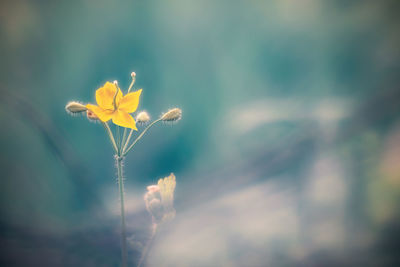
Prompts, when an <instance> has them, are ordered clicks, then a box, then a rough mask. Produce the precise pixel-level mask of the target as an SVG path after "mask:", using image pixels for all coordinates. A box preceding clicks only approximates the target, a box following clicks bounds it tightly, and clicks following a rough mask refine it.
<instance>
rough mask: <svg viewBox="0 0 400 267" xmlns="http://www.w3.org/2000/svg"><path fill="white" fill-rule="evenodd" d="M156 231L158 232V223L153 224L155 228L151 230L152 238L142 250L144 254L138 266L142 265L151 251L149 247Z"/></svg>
mask: <svg viewBox="0 0 400 267" xmlns="http://www.w3.org/2000/svg"><path fill="white" fill-rule="evenodd" d="M156 232H157V224H153V229H152V231H151V236H150V239H149V240H148V241H147V244H146V246H145V247H144V249H143V251H142V256H141V257H140V259H139V263H138V265H137V267H140V266H142V263H143V261H144V259H145V258H146V256H147V254H148V253H149V249H150V247H151V243H152V242H153V239H154V236H155V235H156Z"/></svg>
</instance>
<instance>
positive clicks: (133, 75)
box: [131, 71, 136, 79]
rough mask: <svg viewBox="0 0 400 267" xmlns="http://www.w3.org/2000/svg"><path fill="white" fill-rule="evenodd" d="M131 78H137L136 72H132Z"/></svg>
mask: <svg viewBox="0 0 400 267" xmlns="http://www.w3.org/2000/svg"><path fill="white" fill-rule="evenodd" d="M131 77H132V78H133V79H135V77H136V73H135V72H134V71H132V73H131Z"/></svg>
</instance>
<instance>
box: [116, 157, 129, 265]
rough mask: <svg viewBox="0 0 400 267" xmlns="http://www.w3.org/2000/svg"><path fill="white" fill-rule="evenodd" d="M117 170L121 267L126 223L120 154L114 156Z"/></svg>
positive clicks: (124, 254)
mask: <svg viewBox="0 0 400 267" xmlns="http://www.w3.org/2000/svg"><path fill="white" fill-rule="evenodd" d="M115 160H116V163H117V170H118V187H119V197H120V200H121V259H122V267H126V266H127V262H126V259H127V257H126V225H125V206H124V179H123V176H122V175H123V171H122V168H123V162H122V161H123V158H122V157H120V156H116V157H115Z"/></svg>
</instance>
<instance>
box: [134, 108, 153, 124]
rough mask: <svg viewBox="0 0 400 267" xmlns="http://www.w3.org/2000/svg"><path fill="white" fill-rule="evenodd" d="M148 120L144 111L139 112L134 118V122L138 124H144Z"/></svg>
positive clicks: (147, 115)
mask: <svg viewBox="0 0 400 267" xmlns="http://www.w3.org/2000/svg"><path fill="white" fill-rule="evenodd" d="M149 120H150V116H149V114H148V113H147V112H146V111H142V112H140V113H139V114H138V115H137V116H136V122H138V123H143V124H144V123H146V122H148V121H149Z"/></svg>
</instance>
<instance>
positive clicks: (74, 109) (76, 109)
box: [65, 101, 87, 114]
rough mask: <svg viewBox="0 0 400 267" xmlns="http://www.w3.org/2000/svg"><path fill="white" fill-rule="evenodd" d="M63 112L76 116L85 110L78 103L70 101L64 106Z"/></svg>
mask: <svg viewBox="0 0 400 267" xmlns="http://www.w3.org/2000/svg"><path fill="white" fill-rule="evenodd" d="M65 110H66V111H67V112H69V113H72V114H77V113H81V112H84V111H86V110H87V108H86V107H85V105H82V104H81V103H79V102H76V101H71V102H69V103H68V104H67V105H66V106H65Z"/></svg>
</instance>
